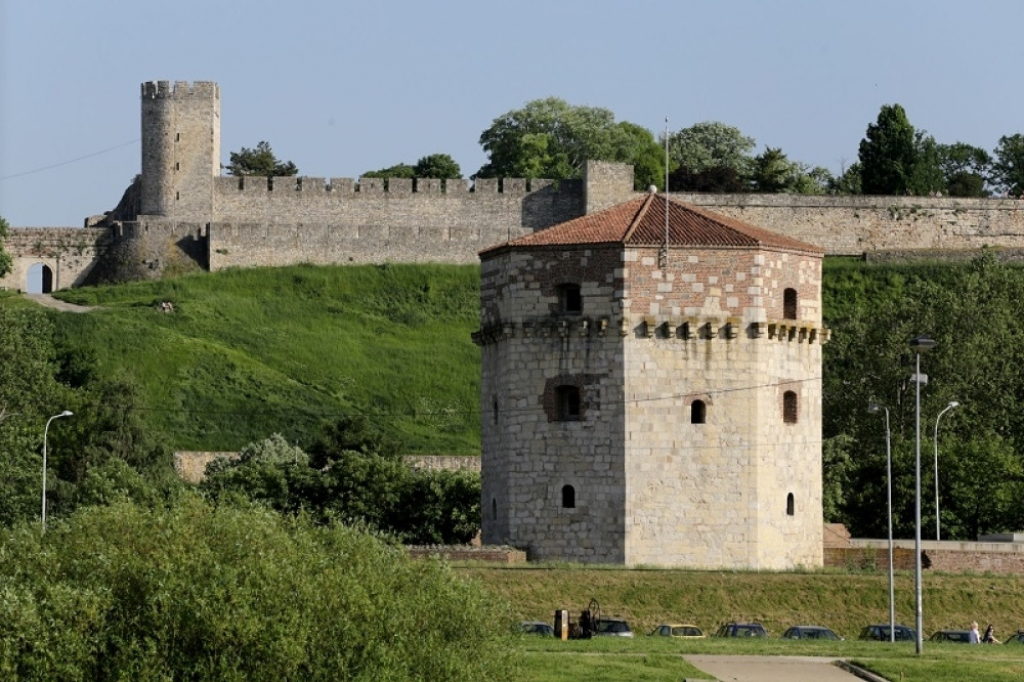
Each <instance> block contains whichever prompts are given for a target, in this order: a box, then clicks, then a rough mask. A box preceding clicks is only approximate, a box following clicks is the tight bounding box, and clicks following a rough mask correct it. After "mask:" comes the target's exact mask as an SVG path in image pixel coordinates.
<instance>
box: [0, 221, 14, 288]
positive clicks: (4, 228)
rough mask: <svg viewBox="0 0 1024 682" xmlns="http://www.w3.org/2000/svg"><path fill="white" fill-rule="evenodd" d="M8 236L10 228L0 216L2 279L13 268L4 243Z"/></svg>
mask: <svg viewBox="0 0 1024 682" xmlns="http://www.w3.org/2000/svg"><path fill="white" fill-rule="evenodd" d="M9 234H10V226H9V225H8V224H7V221H6V220H4V219H3V217H2V216H0V277H3V276H4V275H6V274H7V273H9V272H10V271H11V268H12V267H14V261H13V260H11V254H9V253H7V249H6V241H7V237H8V236H9Z"/></svg>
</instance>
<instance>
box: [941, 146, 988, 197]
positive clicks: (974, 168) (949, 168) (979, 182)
mask: <svg viewBox="0 0 1024 682" xmlns="http://www.w3.org/2000/svg"><path fill="white" fill-rule="evenodd" d="M937 151H938V156H939V166H940V168H941V169H942V174H943V176H944V177H945V182H946V194H947V195H949V196H953V197H986V196H988V195H989V191H988V190H987V189H986V188H985V183H986V179H987V178H988V177H989V176H990V175H991V173H992V156H991V155H990V154H989V153H988V152H987V151H985V150H984V149H982V148H981V147H973V146H971V145H969V144H966V143H964V142H954V143H953V144H940V145H939V146H938V150H937Z"/></svg>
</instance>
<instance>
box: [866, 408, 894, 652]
mask: <svg viewBox="0 0 1024 682" xmlns="http://www.w3.org/2000/svg"><path fill="white" fill-rule="evenodd" d="M883 410H884V411H885V480H886V488H887V490H886V508H887V509H888V513H889V641H890V642H895V641H896V590H895V588H894V586H893V577H892V574H893V570H892V447H891V440H892V439H891V437H890V433H891V432H890V431H889V408H888V407H885V406H883V405H879V404H878V403H871V404H870V405H868V412H870V413H871V414H878V413H879V412H881V411H883Z"/></svg>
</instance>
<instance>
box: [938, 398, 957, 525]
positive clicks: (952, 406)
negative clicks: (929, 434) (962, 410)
mask: <svg viewBox="0 0 1024 682" xmlns="http://www.w3.org/2000/svg"><path fill="white" fill-rule="evenodd" d="M954 407H960V403H958V402H957V401H955V400H953V401H950V403H949V404H948V405H946V409H944V410H943V411H942V412H939V416H938V417H936V418H935V539H936V540H941V539H942V537H941V535H940V533H939V420H940V419H942V415H944V414H946V413H947V412H949V411H950V410H952V409H953V408H954Z"/></svg>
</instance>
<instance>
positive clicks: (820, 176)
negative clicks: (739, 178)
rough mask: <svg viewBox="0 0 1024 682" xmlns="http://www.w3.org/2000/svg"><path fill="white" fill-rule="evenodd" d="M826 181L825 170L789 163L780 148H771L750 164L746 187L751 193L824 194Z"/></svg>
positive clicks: (828, 175) (767, 148) (826, 173)
mask: <svg viewBox="0 0 1024 682" xmlns="http://www.w3.org/2000/svg"><path fill="white" fill-rule="evenodd" d="M830 178H831V174H829V172H828V170H826V169H825V168H821V167H817V168H813V169H809V168H808V167H807V166H806V165H805V164H802V163H798V162H795V161H790V160H789V159H788V158H787V157H786V155H785V154H783V153H782V150H781V149H773V148H772V147H766V148H765V150H764V152H762V153H761V154H758V155H757V156H755V157H754V159H753V161H752V162H751V163H750V185H751V188H752V189H753V191H755V192H762V193H766V194H768V193H776V194H824V193H825V188H826V187H827V184H828V181H829V179H830Z"/></svg>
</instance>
